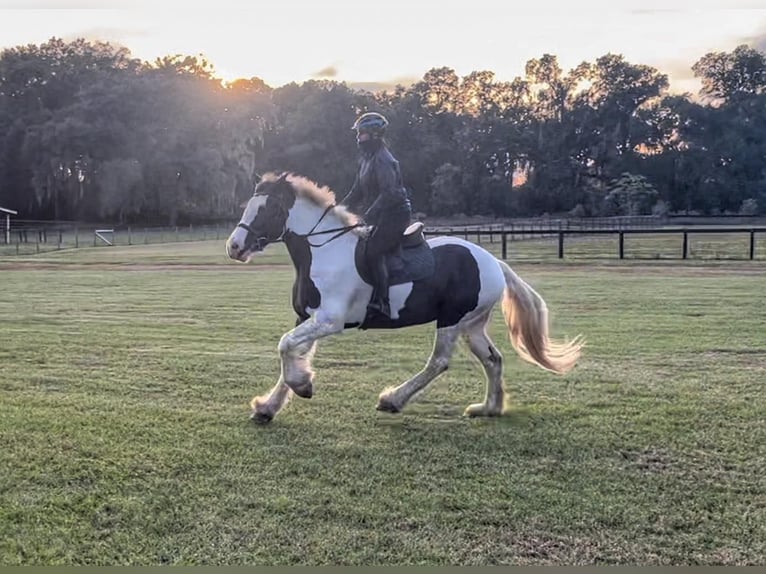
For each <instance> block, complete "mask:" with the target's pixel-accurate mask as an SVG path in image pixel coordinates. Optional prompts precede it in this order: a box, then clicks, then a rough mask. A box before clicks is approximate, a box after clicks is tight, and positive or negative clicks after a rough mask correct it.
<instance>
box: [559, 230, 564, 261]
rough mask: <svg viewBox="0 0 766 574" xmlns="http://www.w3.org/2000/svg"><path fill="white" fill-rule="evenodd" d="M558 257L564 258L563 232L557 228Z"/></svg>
mask: <svg viewBox="0 0 766 574" xmlns="http://www.w3.org/2000/svg"><path fill="white" fill-rule="evenodd" d="M559 259H564V232H563V231H561V229H559Z"/></svg>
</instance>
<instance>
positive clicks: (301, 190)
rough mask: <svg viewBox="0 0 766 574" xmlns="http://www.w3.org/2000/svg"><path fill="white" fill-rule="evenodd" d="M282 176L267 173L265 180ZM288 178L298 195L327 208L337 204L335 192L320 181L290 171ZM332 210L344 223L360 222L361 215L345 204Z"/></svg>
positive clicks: (272, 179) (274, 179)
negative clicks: (321, 184)
mask: <svg viewBox="0 0 766 574" xmlns="http://www.w3.org/2000/svg"><path fill="white" fill-rule="evenodd" d="M280 176H281V174H277V173H267V174H265V175H264V176H263V181H276V180H278V179H279V178H280ZM286 179H287V182H288V183H290V185H292V186H293V189H294V190H295V195H296V196H298V197H305V198H306V199H308V200H310V201H312V202H313V203H314V204H316V205H318V206H319V207H322V208H325V209H327V208H328V207H330V206H331V205H335V192H334V191H333V190H331V189H330V188H329V187H327V186H320V185H319V184H318V183H316V182H313V181H311V180H310V179H308V178H306V177H303V176H301V175H296V174H294V173H288V174H287V178H286ZM332 212H333V213H334V214H335V216H336V217H337V218H338V219H340V221H341V223H342V224H343V225H356V224H358V223H359V216H357V215H356V214H355V213H352V212H351V211H349V210H348V209H346V206H345V205H335V207H334V208H333V209H332Z"/></svg>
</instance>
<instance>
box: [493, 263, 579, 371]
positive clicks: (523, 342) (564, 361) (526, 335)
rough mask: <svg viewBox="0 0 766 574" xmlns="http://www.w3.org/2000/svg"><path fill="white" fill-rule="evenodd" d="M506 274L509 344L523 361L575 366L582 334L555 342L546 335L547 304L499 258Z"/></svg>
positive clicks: (552, 366) (550, 366)
mask: <svg viewBox="0 0 766 574" xmlns="http://www.w3.org/2000/svg"><path fill="white" fill-rule="evenodd" d="M498 263H499V264H500V268H501V269H502V270H503V274H504V275H505V285H506V288H505V295H504V297H503V315H504V316H505V323H506V324H507V325H508V332H509V335H510V338H511V344H512V345H513V348H514V349H515V350H516V352H517V353H518V354H519V356H520V357H521V358H522V359H524V360H525V361H529V362H530V363H533V364H535V365H538V366H540V367H542V368H543V369H547V370H549V371H553V372H554V373H558V374H564V373H566V372H568V371H569V370H571V369H572V367H574V365H575V363H576V362H577V359H578V358H579V357H580V352H581V350H582V348H583V347H584V346H585V341H584V340H583V339H582V337H581V336H579V335H578V336H577V337H575V338H574V339H572V340H571V341H568V342H564V343H556V342H553V341H551V340H550V339H549V338H548V306H547V305H546V304H545V301H543V298H542V297H541V296H540V295H539V294H538V293H537V292H536V291H535V290H534V289H532V287H530V286H529V285H528V284H527V283H526V282H524V280H523V279H521V277H519V276H518V275H516V273H515V272H514V271H513V269H511V268H510V267H509V266H508V265H507V264H506V263H505V262H503V261H500V260H498Z"/></svg>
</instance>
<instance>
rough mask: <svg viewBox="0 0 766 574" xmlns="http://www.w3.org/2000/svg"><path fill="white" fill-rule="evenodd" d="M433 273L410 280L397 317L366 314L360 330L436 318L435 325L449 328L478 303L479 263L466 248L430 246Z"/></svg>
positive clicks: (408, 324) (448, 245)
mask: <svg viewBox="0 0 766 574" xmlns="http://www.w3.org/2000/svg"><path fill="white" fill-rule="evenodd" d="M430 252H431V253H432V254H433V257H434V267H435V272H434V273H432V274H431V275H430V276H428V277H426V278H425V279H420V280H417V281H414V282H413V285H412V292H411V293H410V295H409V296H408V297H407V300H406V301H405V303H404V307H403V308H402V309H401V310H400V311H399V318H398V319H387V318H385V317H380V316H378V315H375V316H372V317H367V318H366V319H365V321H364V323H362V325H361V326H360V329H398V328H401V327H409V326H410V325H422V324H424V323H430V322H432V321H436V327H437V328H442V327H451V326H452V325H455V324H457V323H458V322H459V321H460V320H461V319H462V318H463V317H465V315H466V314H467V313H469V312H471V311H473V310H474V309H476V307H477V306H478V304H479V291H480V290H481V280H480V276H479V264H478V263H477V262H476V259H475V258H474V256H473V255H472V254H471V251H470V249H468V248H467V247H464V246H463V245H456V244H447V245H439V246H437V247H432V248H431V249H430Z"/></svg>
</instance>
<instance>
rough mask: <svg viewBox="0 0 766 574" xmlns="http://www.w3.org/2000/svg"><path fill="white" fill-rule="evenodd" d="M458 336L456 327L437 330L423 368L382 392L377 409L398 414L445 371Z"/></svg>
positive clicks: (458, 330) (458, 331)
mask: <svg viewBox="0 0 766 574" xmlns="http://www.w3.org/2000/svg"><path fill="white" fill-rule="evenodd" d="M459 334H460V329H459V328H458V327H457V326H453V327H443V328H441V329H437V330H436V340H435V341H434V348H433V352H432V353H431V357H430V358H429V359H428V362H427V363H426V366H425V368H424V369H423V370H422V371H420V372H419V373H418V374H417V375H415V376H414V377H412V378H411V379H410V380H409V381H407V382H405V383H402V384H401V385H399V386H398V387H394V388H389V389H386V390H385V391H383V392H382V393H381V394H380V396H379V397H378V406H377V409H378V410H379V411H386V412H390V413H398V412H399V411H401V410H402V409H403V408H404V406H405V405H406V404H407V403H408V402H409V400H410V399H411V398H412V397H413V396H414V395H415V394H417V393H419V392H420V391H422V390H423V389H425V388H426V387H427V386H428V384H429V383H430V382H431V381H433V380H434V379H435V378H436V377H438V376H439V375H441V374H442V373H443V372H444V371H446V370H447V367H448V366H449V361H450V358H451V357H452V352H453V351H454V350H455V343H456V342H457V338H458V336H459Z"/></svg>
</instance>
